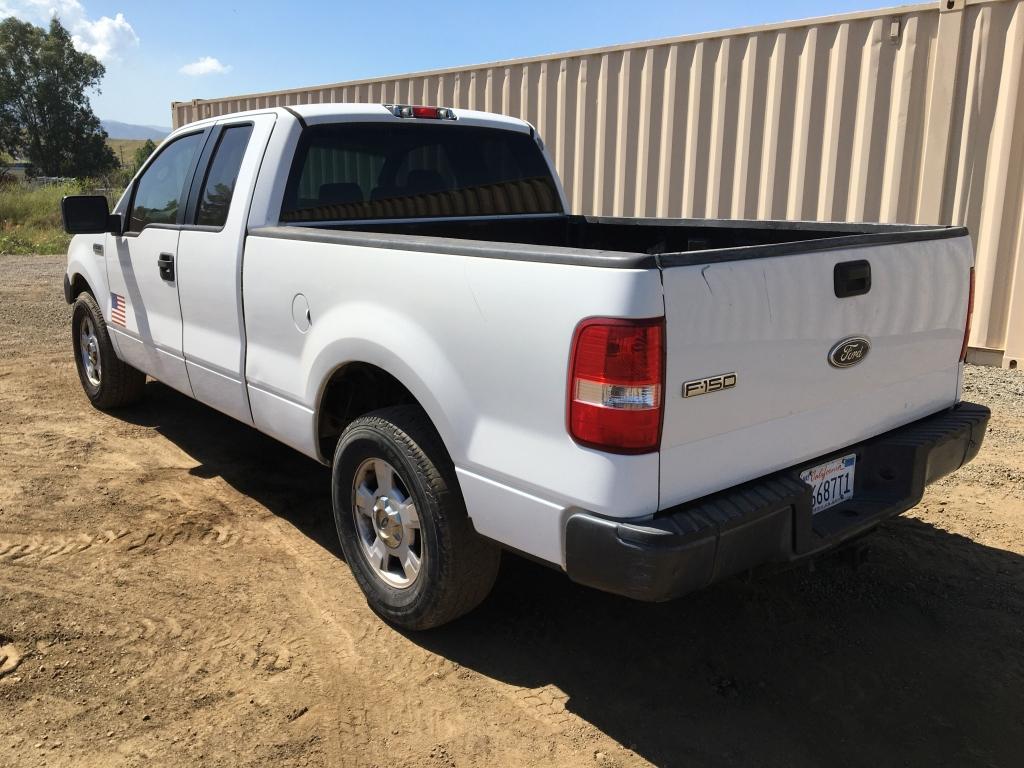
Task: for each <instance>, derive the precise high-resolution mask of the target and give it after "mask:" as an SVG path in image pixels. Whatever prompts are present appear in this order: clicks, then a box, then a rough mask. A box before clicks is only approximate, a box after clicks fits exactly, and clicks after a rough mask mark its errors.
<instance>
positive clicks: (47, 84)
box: [0, 17, 117, 176]
mask: <svg viewBox="0 0 1024 768" xmlns="http://www.w3.org/2000/svg"><path fill="white" fill-rule="evenodd" d="M104 72H105V69H104V67H103V65H102V64H101V63H100V62H99V61H98V60H97V59H96V57H94V56H92V55H90V54H88V53H82V52H80V51H76V50H75V48H74V46H73V45H72V43H71V36H70V35H69V34H68V31H67V30H66V29H64V27H63V26H62V25H61V23H60V21H59V20H58V19H56V18H54V19H52V20H51V21H50V28H49V30H44V29H42V28H40V27H36V26H34V25H32V24H29V23H27V22H23V21H19V20H18V19H16V18H14V17H9V18H7V19H4V20H3V21H2V22H0V149H2V150H4V151H6V152H7V153H8V154H10V155H12V156H14V157H27V158H28V159H30V160H31V161H32V162H33V163H34V164H35V166H36V167H37V169H38V170H39V172H40V173H41V174H42V175H44V176H98V175H101V174H103V173H106V172H108V171H110V170H112V169H113V168H115V167H116V166H117V158H116V156H115V155H114V152H113V150H111V149H110V147H109V146H107V134H106V132H105V131H104V130H103V128H102V127H101V126H100V121H99V119H98V118H97V117H96V115H95V114H94V113H93V111H92V107H91V106H90V104H89V99H88V97H87V96H86V92H87V91H90V90H98V86H99V82H100V80H101V79H102V77H103V74H104Z"/></svg>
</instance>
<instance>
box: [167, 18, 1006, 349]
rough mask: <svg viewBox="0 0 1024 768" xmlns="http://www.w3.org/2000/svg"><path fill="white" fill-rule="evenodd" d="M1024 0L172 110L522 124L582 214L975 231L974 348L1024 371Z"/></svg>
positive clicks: (768, 29)
mask: <svg viewBox="0 0 1024 768" xmlns="http://www.w3.org/2000/svg"><path fill="white" fill-rule="evenodd" d="M1022 66H1024V0H967V1H966V2H965V0H941V2H929V3H925V4H919V5H911V6H904V7H899V8H893V9H886V10H881V11H873V12H866V13H854V14H846V15H842V16H833V17H827V18H820V19H811V20H807V21H796V22H791V23H785V24H776V25H767V26H762V27H755V28H748V29H740V30H729V31H725V32H716V33H711V34H704V35H690V36H685V37H678V38H672V39H667V40H659V41H654V42H650V43H639V44H634V45H622V46H613V47H608V48H601V49H594V50H588V51H579V52H573V53H567V54H564V55H554V56H546V57H535V58H530V59H520V60H516V61H509V62H496V63H492V64H484V65H480V66H474V67H466V68H460V69H448V70H439V71H434V72H425V73H419V74H412V75H407V76H399V77H389V78H381V79H379V80H362V81H355V82H349V83H339V84H336V85H327V86H318V87H315V88H304V89H296V90H290V91H280V92H276V93H262V94H252V95H248V96H239V97H231V98H226V99H213V100H203V101H198V100H197V101H192V102H180V103H175V104H174V105H173V106H172V113H173V114H172V117H173V121H174V125H175V126H179V125H182V124H184V123H186V122H190V121H193V120H197V119H201V118H205V117H211V116H216V115H221V114H227V113H230V112H234V111H239V110H246V109H258V108H265V107H273V106H292V105H296V104H307V103H321V102H371V103H380V102H406V103H408V102H413V103H428V104H437V105H444V106H454V107H463V108H470V109H483V110H487V111H494V112H502V113H505V114H510V115H515V116H517V117H521V118H524V119H526V120H529V121H530V122H531V123H533V124H534V125H535V126H536V127H537V129H538V130H539V131H540V133H541V135H542V136H543V137H544V139H545V142H546V144H547V146H548V149H549V151H550V152H551V154H552V156H553V158H554V161H555V164H556V166H557V168H558V170H559V173H560V174H561V177H562V179H563V182H564V184H565V189H566V193H567V195H568V198H569V200H570V203H571V205H572V208H573V210H574V211H575V212H578V213H599V214H609V215H621V216H683V217H726V218H780V219H829V220H846V221H885V222H897V221H899V222H920V223H956V224H966V225H967V226H968V227H969V228H970V230H971V233H972V236H973V237H974V241H975V246H976V250H977V296H976V305H975V321H974V326H973V331H972V334H971V345H972V346H973V347H977V348H982V349H995V350H1006V356H1005V362H1006V363H1007V364H1009V363H1010V362H1011V360H1016V359H1018V358H1024V258H1022V256H1021V253H1022V250H1024V83H1022V82H1021V69H1022Z"/></svg>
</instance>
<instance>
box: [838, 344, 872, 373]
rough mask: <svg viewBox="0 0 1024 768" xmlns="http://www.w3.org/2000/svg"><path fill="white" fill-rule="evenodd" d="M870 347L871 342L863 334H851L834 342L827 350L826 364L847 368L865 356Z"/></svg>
mask: <svg viewBox="0 0 1024 768" xmlns="http://www.w3.org/2000/svg"><path fill="white" fill-rule="evenodd" d="M870 349H871V342H870V341H868V340H867V339H865V338H864V337H863V336H851V337H850V338H848V339H843V340H842V341H838V342H836V345H835V346H834V347H832V349H831V350H829V353H828V364H829V365H831V366H832V367H833V368H849V367H850V366H851V365H856V364H857V363H859V362H860V361H861V360H863V359H864V358H865V357H867V356H868V350H870Z"/></svg>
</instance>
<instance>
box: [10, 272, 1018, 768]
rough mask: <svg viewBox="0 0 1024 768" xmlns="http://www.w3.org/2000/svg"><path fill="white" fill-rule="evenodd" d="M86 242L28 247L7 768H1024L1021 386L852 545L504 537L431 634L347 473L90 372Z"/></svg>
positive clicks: (975, 384) (975, 392)
mask: <svg viewBox="0 0 1024 768" xmlns="http://www.w3.org/2000/svg"><path fill="white" fill-rule="evenodd" d="M61 274H62V259H61V258H59V257H0V327H2V328H3V331H2V333H0V457H2V461H0V766H19V767H20V766H42V765H48V766H53V765H68V766H149V765H153V764H158V765H166V766H174V767H178V766H181V767H184V766H196V765H202V766H248V765H252V766H257V765H258V766H265V765H273V766H282V767H289V766H337V765H342V766H388V767H391V766H455V765H496V766H507V765H539V766H569V767H570V768H581V767H583V766H639V765H649V764H655V765H663V766H705V765H706V766H748V765H751V766H787V767H790V766H822V765H828V766H864V765H873V766H890V765H891V766H947V765H948V766H1020V765H1021V755H1022V754H1024V707H1022V702H1024V457H1022V450H1021V449H1022V446H1024V374H1022V373H1020V372H1010V371H999V370H993V369H980V368H973V367H972V368H969V369H968V371H967V386H966V397H967V398H968V399H974V400H977V401H980V402H984V403H987V404H988V405H990V406H991V407H992V409H993V412H994V415H993V421H992V426H991V431H990V433H989V437H988V439H987V441H986V444H985V446H984V448H983V449H982V452H981V454H980V455H979V457H978V459H977V460H976V461H975V462H974V463H973V464H971V465H970V466H968V467H966V468H965V469H963V470H962V471H960V472H958V473H957V474H955V475H954V476H952V477H949V478H946V479H944V480H943V481H941V482H940V483H938V484H936V485H935V486H934V487H932V488H931V489H929V491H928V493H927V495H926V497H925V499H924V500H923V502H922V503H921V504H920V505H919V506H918V507H916V508H915V509H914V510H911V511H910V512H909V513H907V514H906V515H904V516H902V517H900V518H897V519H894V520H892V521H890V522H888V523H886V524H884V525H883V526H881V527H880V529H879V530H878V531H877V532H876V533H875V534H874V535H873V536H872V537H871V538H870V539H869V540H868V542H869V543H870V547H871V550H870V555H869V557H868V559H867V561H866V562H865V563H864V564H863V565H861V566H860V567H858V568H856V569H854V568H853V567H851V566H850V565H849V564H848V563H847V560H846V559H845V558H842V557H838V556H836V557H831V558H828V559H824V560H821V561H818V562H817V563H816V565H815V567H814V568H813V569H810V568H806V567H805V568H800V569H797V570H791V571H788V572H785V573H781V574H775V575H773V576H760V577H757V578H752V579H736V580H733V581H730V582H728V583H726V584H722V585H720V586H717V587H715V588H712V589H709V590H706V591H704V592H701V593H699V594H696V595H693V596H691V597H688V598H685V599H683V600H679V601H676V602H674V603H669V604H665V605H643V604H638V603H633V602H629V601H626V600H622V599H619V598H616V597H612V596H608V595H604V594H601V593H598V592H595V591H592V590H588V589H584V588H581V587H578V586H575V585H573V584H571V583H569V582H568V580H567V579H565V577H564V576H562V575H561V574H559V573H556V572H553V571H549V570H547V569H544V568H542V567H539V566H536V565H533V564H530V563H527V562H524V561H522V560H520V559H517V558H514V557H508V558H506V559H505V562H504V563H503V566H502V574H501V576H500V578H499V581H498V584H497V587H496V589H495V592H494V594H493V595H492V597H491V598H490V599H489V600H488V601H487V602H486V603H485V604H484V606H482V607H481V609H480V610H478V611H476V612H475V613H473V614H472V615H470V616H469V617H467V618H465V619H464V620H461V621H459V622H457V623H455V624H453V625H451V626H449V627H445V628H443V629H441V630H438V631H436V632H431V633H427V634H420V635H406V634H402V633H399V632H396V631H395V630H393V629H391V628H390V627H388V626H387V625H385V624H383V623H382V622H380V621H379V620H378V619H377V618H376V617H375V616H374V615H373V614H372V613H371V612H370V611H369V610H368V609H367V607H366V604H365V602H364V601H363V599H362V596H361V595H360V593H359V591H358V589H357V587H356V585H355V583H354V582H353V580H352V578H351V576H350V574H349V572H348V569H347V567H346V566H345V564H344V563H343V562H342V561H341V559H340V553H339V551H338V547H337V544H336V541H335V537H334V532H333V528H332V524H331V521H330V514H329V510H330V497H329V493H328V476H327V471H326V470H325V469H324V468H323V467H320V466H319V465H317V464H314V463H313V462H310V461H308V460H306V459H304V458H303V457H301V456H298V455H297V454H295V453H294V452H292V451H290V450H289V449H287V448H284V447H283V446H280V445H279V444H277V443H275V442H273V441H272V440H270V439H268V438H265V437H263V436H261V435H259V434H257V433H255V432H254V431H252V430H251V429H248V428H246V427H244V426H242V425H240V424H237V423H235V422H232V421H231V420H230V419H228V418H226V417H224V416H221V415H219V414H217V413H215V412H213V411H211V410H210V409H207V408H205V407H203V406H201V405H198V404H197V403H194V402H192V401H190V400H188V399H186V398H184V397H182V396H180V395H178V394H176V393H174V392H172V391H170V390H168V389H167V388H166V387H163V386H162V385H160V384H157V383H150V384H149V385H148V386H147V397H146V401H145V402H144V403H143V404H142V405H140V406H138V407H135V408H132V409H129V410H127V411H123V412H121V413H119V414H117V415H108V414H103V413H99V412H97V411H95V410H92V409H91V408H89V407H88V404H87V402H86V400H85V397H84V396H83V395H82V393H81V390H80V387H79V384H78V380H77V377H76V373H75V367H74V364H73V362H72V358H71V354H70V344H69V338H68V337H69V331H68V315H69V313H68V309H67V307H66V306H65V305H64V304H63V301H62V299H61V298H60V280H61Z"/></svg>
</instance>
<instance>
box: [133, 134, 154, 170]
mask: <svg viewBox="0 0 1024 768" xmlns="http://www.w3.org/2000/svg"><path fill="white" fill-rule="evenodd" d="M154 152H156V144H154V143H153V140H152V139H146V143H145V144H143V145H141V146H140V147H139V148H138V149H136V150H135V170H136V171H137V170H139V168H141V167H142V165H143V163H145V162H146V161H147V160H149V156H150V155H152V154H153V153H154Z"/></svg>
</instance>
